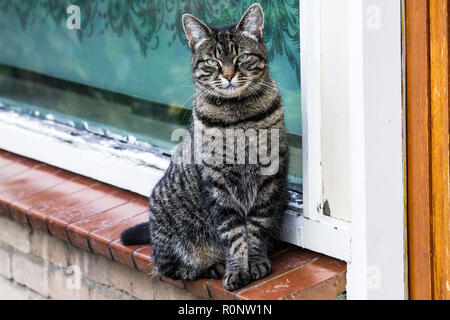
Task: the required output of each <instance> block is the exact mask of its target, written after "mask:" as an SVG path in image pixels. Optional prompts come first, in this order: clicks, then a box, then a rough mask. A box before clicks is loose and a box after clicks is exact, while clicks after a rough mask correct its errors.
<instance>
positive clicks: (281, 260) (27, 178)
mask: <svg viewBox="0 0 450 320" xmlns="http://www.w3.org/2000/svg"><path fill="white" fill-rule="evenodd" d="M148 210H149V208H148V204H147V199H146V198H145V197H142V196H140V195H137V194H134V193H132V192H128V191H124V190H122V189H118V188H116V187H113V186H110V185H106V184H103V183H100V182H98V181H94V180H92V179H89V178H86V177H82V176H79V175H76V174H73V173H70V172H67V171H64V170H61V169H58V168H55V167H52V166H49V165H46V164H43V163H40V162H37V161H34V160H30V159H27V158H24V157H21V156H17V155H14V154H12V153H9V152H6V151H2V150H0V215H3V216H6V217H9V218H11V219H14V220H16V221H17V222H19V223H21V224H24V225H27V226H29V227H31V228H32V229H36V230H40V231H42V232H44V233H48V234H49V235H51V236H53V237H56V238H59V239H62V240H65V241H67V242H69V243H71V244H72V245H74V246H77V247H80V248H82V249H85V250H87V251H90V252H92V253H93V254H99V255H102V256H104V257H106V258H108V259H111V260H113V261H117V262H120V263H122V264H125V265H127V266H129V267H131V268H134V269H136V270H138V271H141V272H144V273H146V274H151V273H152V261H151V259H150V253H151V247H150V246H128V247H126V246H124V245H123V244H122V243H121V242H120V239H119V236H120V234H121V232H122V231H123V230H125V229H126V228H128V227H130V226H133V225H135V224H137V223H141V222H144V221H146V220H147V219H148V214H149V211H148ZM270 259H271V262H272V266H273V273H272V274H271V275H270V276H268V277H267V278H265V279H261V280H259V281H255V282H253V283H251V284H249V285H248V286H246V287H244V288H242V289H240V290H237V291H235V292H228V291H226V290H225V289H224V288H223V286H222V281H221V280H210V279H202V280H198V281H174V280H172V279H167V278H161V279H160V280H162V281H166V282H169V283H171V284H173V285H175V286H178V287H181V288H184V289H186V290H188V291H189V292H191V293H193V294H195V295H197V296H199V297H201V298H206V299H220V300H222V299H242V300H253V299H267V300H273V299H336V297H337V296H338V295H340V294H342V293H343V292H344V291H345V274H346V264H345V263H344V262H342V261H339V260H336V259H333V258H330V257H327V256H323V255H321V254H318V253H315V252H312V251H308V250H304V249H300V248H297V247H294V246H290V245H286V246H285V247H284V248H282V249H280V250H279V252H277V253H276V254H274V255H273V256H272V257H270Z"/></svg>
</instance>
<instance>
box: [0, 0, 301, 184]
mask: <svg viewBox="0 0 450 320" xmlns="http://www.w3.org/2000/svg"><path fill="white" fill-rule="evenodd" d="M262 2H263V3H262V4H263V5H264V7H265V15H266V25H265V39H266V43H267V47H268V51H269V55H270V62H271V64H270V67H271V71H272V74H273V76H274V78H275V80H276V81H277V83H278V85H279V87H280V90H281V92H282V95H283V100H284V105H285V109H286V122H287V127H288V131H289V142H290V152H291V154H292V157H291V159H292V160H291V166H290V167H291V170H290V181H291V182H292V188H297V189H298V188H299V185H300V184H301V177H302V176H301V173H302V162H301V130H302V128H301V93H300V34H299V33H300V28H299V2H298V0H294V1H286V2H283V3H282V4H281V3H278V2H277V5H276V6H275V5H274V3H275V1H262ZM251 3H252V1H235V0H227V1H168V0H167V1H152V0H149V1H100V0H94V1H93V0H89V1H79V2H78V5H79V7H80V19H81V25H80V29H79V30H76V29H74V30H71V29H69V28H68V27H67V26H66V20H67V19H68V18H69V14H67V13H66V9H67V7H68V6H69V3H68V2H67V3H65V2H64V1H63V2H58V4H56V5H55V4H54V3H53V2H52V1H27V2H15V1H6V2H5V3H3V4H2V6H1V7H0V16H1V21H2V27H1V30H0V39H1V40H0V41H1V42H2V44H1V46H2V48H3V49H2V50H1V51H0V64H1V65H0V101H1V102H2V103H3V104H4V105H6V106H7V107H9V108H11V109H14V110H17V111H19V112H27V113H30V114H33V115H35V116H38V117H41V118H44V119H55V120H56V121H58V122H62V123H66V124H69V125H72V126H75V127H76V128H78V129H81V130H88V131H92V132H94V133H97V134H100V135H106V136H110V137H115V138H117V139H120V140H123V141H134V140H135V139H137V140H138V141H142V142H147V143H149V144H151V145H152V146H156V147H159V148H162V149H168V150H169V149H171V148H172V147H173V146H174V144H175V142H172V141H170V138H171V133H172V132H173V131H174V130H175V129H177V128H180V127H185V126H187V125H188V121H189V119H190V116H191V110H190V109H191V102H192V95H193V81H192V76H191V68H190V55H191V54H190V50H189V48H188V46H187V41H186V38H185V35H184V32H183V28H182V24H181V14H182V13H184V12H190V13H192V14H194V15H196V16H198V17H199V18H201V19H202V20H203V21H205V22H207V23H208V24H211V25H227V24H232V23H236V21H237V20H238V19H239V18H240V17H241V16H242V14H243V13H244V12H245V10H246V9H247V8H248V6H249V5H250V4H251ZM280 21H282V22H283V23H279V22H280ZM11 30H15V32H10V31H11Z"/></svg>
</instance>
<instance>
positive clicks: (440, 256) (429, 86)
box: [405, 0, 450, 299]
mask: <svg viewBox="0 0 450 320" xmlns="http://www.w3.org/2000/svg"><path fill="white" fill-rule="evenodd" d="M449 10H450V8H449V4H448V0H405V17H406V19H405V22H406V23H405V26H406V99H407V103H406V118H407V120H406V126H407V128H406V134H407V172H408V174H407V187H408V254H409V295H410V298H411V299H450V279H449V253H448V252H449V250H450V249H449V215H450V214H449V212H450V205H449V104H448V97H449V63H448V58H449V48H448V47H449Z"/></svg>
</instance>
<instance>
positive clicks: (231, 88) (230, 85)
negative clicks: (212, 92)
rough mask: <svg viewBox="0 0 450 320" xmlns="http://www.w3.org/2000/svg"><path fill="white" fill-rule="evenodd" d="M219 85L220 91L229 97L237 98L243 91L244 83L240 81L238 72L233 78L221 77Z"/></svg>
mask: <svg viewBox="0 0 450 320" xmlns="http://www.w3.org/2000/svg"><path fill="white" fill-rule="evenodd" d="M220 81H221V83H220V86H219V88H218V89H219V91H220V93H221V94H222V95H223V96H225V97H227V98H235V97H237V96H240V95H241V94H242V92H243V87H244V86H243V85H242V84H240V83H239V73H237V74H236V75H235V76H234V77H233V78H232V79H231V80H228V79H225V78H223V77H221V79H220Z"/></svg>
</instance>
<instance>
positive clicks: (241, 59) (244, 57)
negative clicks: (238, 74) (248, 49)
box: [238, 54, 248, 62]
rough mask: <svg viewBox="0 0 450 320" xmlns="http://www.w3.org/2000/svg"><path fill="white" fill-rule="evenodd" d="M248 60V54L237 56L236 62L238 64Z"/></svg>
mask: <svg viewBox="0 0 450 320" xmlns="http://www.w3.org/2000/svg"><path fill="white" fill-rule="evenodd" d="M247 60H248V54H242V55H240V56H239V58H238V61H239V62H245V61H247Z"/></svg>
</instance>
